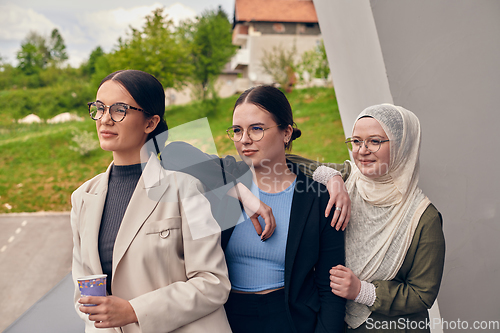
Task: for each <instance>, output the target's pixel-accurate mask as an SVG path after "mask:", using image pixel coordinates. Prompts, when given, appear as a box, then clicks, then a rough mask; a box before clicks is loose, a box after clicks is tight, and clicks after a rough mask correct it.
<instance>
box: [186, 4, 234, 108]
mask: <svg viewBox="0 0 500 333" xmlns="http://www.w3.org/2000/svg"><path fill="white" fill-rule="evenodd" d="M187 27H188V28H187V29H186V28H185V29H184V31H185V33H186V36H187V38H188V39H189V40H190V43H191V57H192V61H193V66H194V68H193V72H192V75H191V82H192V83H193V84H194V85H195V87H196V86H197V88H198V90H199V95H200V97H201V100H202V101H203V102H205V101H206V100H207V98H209V97H211V98H212V99H215V102H216V101H217V98H218V96H217V92H216V87H215V82H216V81H217V78H218V77H219V75H220V73H221V72H222V69H223V68H224V66H225V65H226V64H227V63H228V61H229V60H230V59H231V57H232V56H233V55H234V54H235V52H236V46H235V45H233V43H232V31H231V23H230V22H229V19H228V17H227V14H226V13H225V12H224V10H223V9H222V7H221V6H219V8H218V9H217V10H206V11H204V12H203V13H202V15H201V16H200V17H197V18H196V21H195V22H194V23H192V24H190V25H189V24H188V26H187ZM215 104H217V103H215ZM215 106H216V105H214V106H213V107H215Z"/></svg>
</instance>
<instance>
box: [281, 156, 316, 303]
mask: <svg viewBox="0 0 500 333" xmlns="http://www.w3.org/2000/svg"><path fill="white" fill-rule="evenodd" d="M292 167H293V169H294V170H293V172H294V173H295V174H296V175H297V183H296V185H295V192H294V194H293V200H292V209H291V211H290V225H289V227H288V238H287V242H286V255H285V286H287V288H286V290H285V293H286V294H287V295H288V292H289V288H290V279H291V277H292V269H293V263H294V261H295V256H296V254H297V250H298V248H299V244H300V241H301V238H302V232H303V230H304V226H305V225H306V223H307V219H308V216H309V212H310V210H311V207H312V203H313V201H314V197H315V196H314V195H310V194H309V195H308V194H307V192H306V191H307V185H308V184H309V183H311V182H312V180H311V179H307V177H306V176H305V175H304V174H302V173H301V172H300V171H299V170H298V168H295V167H294V165H293V166H292Z"/></svg>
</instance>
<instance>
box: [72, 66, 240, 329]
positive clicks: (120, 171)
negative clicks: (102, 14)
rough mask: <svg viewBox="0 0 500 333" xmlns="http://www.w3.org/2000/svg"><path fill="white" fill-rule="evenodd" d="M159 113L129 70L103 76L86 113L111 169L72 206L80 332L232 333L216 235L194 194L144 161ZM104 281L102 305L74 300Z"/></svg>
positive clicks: (157, 88) (147, 84) (156, 89)
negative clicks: (86, 286) (91, 281)
mask: <svg viewBox="0 0 500 333" xmlns="http://www.w3.org/2000/svg"><path fill="white" fill-rule="evenodd" d="M164 111H165V95H164V90H163V87H162V85H161V84H160V82H159V81H158V80H156V78H154V77H153V76H152V75H150V74H147V73H144V72H141V71H135V70H126V71H118V72H115V73H112V74H110V75H108V76H107V77H106V78H105V79H104V80H103V81H102V82H101V84H100V86H99V89H98V91H97V99H96V102H93V103H89V112H90V115H91V117H92V118H93V119H94V120H96V127H97V132H98V136H99V141H100V145H101V148H102V149H104V150H108V151H112V152H113V163H111V165H110V166H109V167H108V169H107V171H106V172H105V173H103V174H100V175H97V176H96V177H94V178H92V179H91V180H89V181H87V182H86V183H84V184H83V185H82V186H80V187H79V188H78V189H77V190H76V191H75V192H74V193H73V195H72V197H71V202H72V206H73V208H72V211H71V226H72V230H73V241H74V248H73V279H74V280H75V307H76V310H77V312H78V314H79V315H80V317H81V318H82V319H83V320H84V321H85V323H86V332H231V330H230V328H229V325H228V323H227V319H226V315H225V312H224V308H223V305H224V303H225V302H226V299H227V297H228V294H229V291H230V288H231V286H230V283H229V279H228V276H227V268H226V263H225V260H224V253H223V252H222V249H221V247H220V232H217V231H220V230H218V225H217V223H216V222H215V220H214V219H213V217H212V215H211V213H210V206H209V203H208V201H207V200H206V199H205V197H204V196H203V195H202V190H201V184H200V182H199V181H198V180H197V179H195V178H193V177H192V176H189V175H187V174H184V173H180V172H174V171H166V170H164V169H163V168H161V167H160V165H159V161H158V159H157V158H156V155H154V154H152V155H151V156H150V157H149V160H148V158H147V156H144V154H143V153H144V150H142V152H141V148H142V147H143V145H144V143H145V142H146V141H147V140H148V139H149V138H152V137H155V135H156V134H157V133H161V132H163V131H165V130H166V129H167V125H166V122H165V121H164V120H163V114H164ZM141 154H142V155H141ZM141 160H142V161H145V160H148V162H147V163H146V164H145V165H144V164H141ZM200 230H204V231H205V232H204V233H203V235H204V237H200V236H199V234H200ZM207 230H208V231H213V232H206V231H207ZM205 235H208V236H205ZM102 273H106V274H108V285H107V290H108V296H106V297H80V291H79V289H78V286H77V283H76V279H77V278H79V277H82V276H87V275H94V274H102ZM88 304H96V306H86V305H88ZM97 328H99V329H97Z"/></svg>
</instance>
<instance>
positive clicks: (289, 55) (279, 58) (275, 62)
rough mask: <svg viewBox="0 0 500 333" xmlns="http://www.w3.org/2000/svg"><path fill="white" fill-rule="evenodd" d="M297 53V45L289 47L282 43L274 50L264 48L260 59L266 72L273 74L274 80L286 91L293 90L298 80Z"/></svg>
mask: <svg viewBox="0 0 500 333" xmlns="http://www.w3.org/2000/svg"><path fill="white" fill-rule="evenodd" d="M296 54H297V49H296V48H295V45H294V46H293V47H292V48H291V49H287V48H285V47H283V45H281V44H280V45H277V46H274V47H273V48H272V51H268V50H264V51H263V56H262V58H261V61H260V65H261V67H262V68H263V69H264V72H265V73H267V74H269V75H271V77H272V78H273V80H274V81H275V82H277V83H278V84H279V85H280V87H281V88H282V89H284V90H285V91H286V92H291V91H292V88H293V86H294V85H295V82H296V78H295V69H296V66H297V65H296V61H295V57H296Z"/></svg>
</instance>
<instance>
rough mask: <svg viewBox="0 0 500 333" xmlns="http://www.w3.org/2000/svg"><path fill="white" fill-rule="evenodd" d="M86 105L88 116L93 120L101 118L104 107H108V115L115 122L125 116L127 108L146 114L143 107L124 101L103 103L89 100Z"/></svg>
mask: <svg viewBox="0 0 500 333" xmlns="http://www.w3.org/2000/svg"><path fill="white" fill-rule="evenodd" d="M87 105H88V106H89V114H90V118H92V119H94V120H99V119H101V118H102V116H103V115H104V111H105V110H106V108H108V110H109V116H110V117H111V120H113V121H114V122H115V123H117V122H120V121H122V120H123V119H124V118H125V116H126V115H127V110H128V109H132V110H137V111H142V112H144V113H146V114H147V112H146V111H144V110H143V109H139V108H136V107H134V106H131V105H128V104H125V103H115V104H113V105H104V103H102V102H99V101H97V102H89V103H87Z"/></svg>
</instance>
